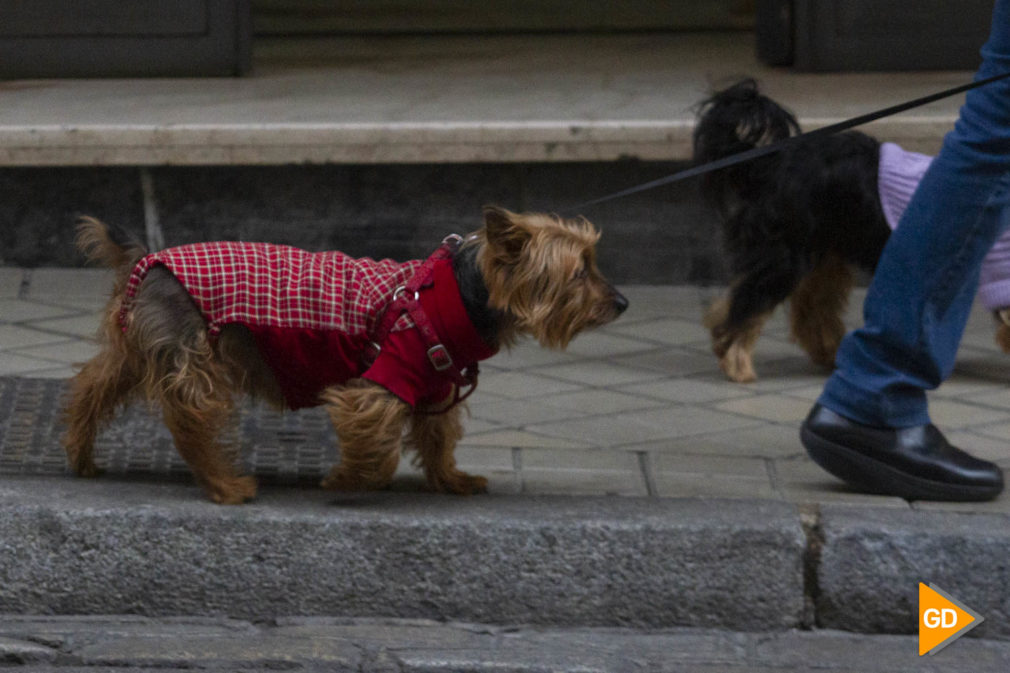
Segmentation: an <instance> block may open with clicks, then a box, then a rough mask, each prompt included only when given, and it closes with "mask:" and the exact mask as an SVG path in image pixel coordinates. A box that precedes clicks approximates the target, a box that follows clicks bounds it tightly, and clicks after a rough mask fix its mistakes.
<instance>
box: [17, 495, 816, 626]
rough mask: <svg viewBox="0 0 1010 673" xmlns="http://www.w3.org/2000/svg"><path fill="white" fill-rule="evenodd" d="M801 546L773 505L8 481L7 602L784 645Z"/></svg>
mask: <svg viewBox="0 0 1010 673" xmlns="http://www.w3.org/2000/svg"><path fill="white" fill-rule="evenodd" d="M805 547H806V542H805V537H804V533H803V530H802V527H801V525H800V523H799V518H798V515H797V513H796V511H795V509H794V508H793V507H791V506H789V505H786V504H784V503H778V502H774V501H742V500H740V501H717V500H700V499H691V500H669V499H636V498H606V497H602V498H596V497H594V498H566V497H506V496H486V497H484V496H482V497H475V498H467V499H461V498H450V497H445V496H425V495H417V494H413V495H405V494H392V493H380V494H368V495H362V496H357V497H348V496H335V495H334V494H328V493H325V492H319V491H303V490H296V489H287V490H276V489H275V490H273V491H270V490H268V491H267V492H265V493H264V494H263V495H262V496H261V497H260V498H258V499H257V501H256V503H255V504H251V505H246V506H243V507H232V508H227V507H219V506H216V505H213V504H210V503H207V502H204V501H203V500H202V498H201V497H200V495H199V493H198V492H197V490H196V489H195V488H190V487H184V486H180V485H178V484H175V485H172V484H137V483H128V482H124V481H115V480H112V479H106V480H99V481H85V480H79V479H70V478H65V479H36V478H10V479H5V480H4V481H3V483H2V486H0V577H4V578H5V581H4V582H3V583H2V584H0V605H3V606H4V610H5V611H7V612H15V613H25V614H40V613H41V614H53V613H55V614H116V613H132V614H142V615H149V616H163V615H207V616H227V617H233V618H242V619H266V618H272V617H276V616H284V615H330V616H354V617H410V618H430V619H440V620H445V619H455V620H466V621H476V622H485V623H497V624H502V623H529V624H550V625H554V626H636V627H666V626H677V625H691V626H704V627H721V628H729V629H738V630H748V631H761V630H778V629H786V628H790V627H793V626H796V625H798V624H800V623H801V621H802V619H803V614H804V592H803V556H804V550H805Z"/></svg>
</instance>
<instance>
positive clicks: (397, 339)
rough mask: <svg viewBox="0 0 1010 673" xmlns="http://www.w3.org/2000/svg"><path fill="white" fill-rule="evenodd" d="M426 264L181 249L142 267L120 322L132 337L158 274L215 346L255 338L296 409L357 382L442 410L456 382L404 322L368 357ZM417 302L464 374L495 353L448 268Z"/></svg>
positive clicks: (274, 251)
mask: <svg viewBox="0 0 1010 673" xmlns="http://www.w3.org/2000/svg"><path fill="white" fill-rule="evenodd" d="M423 264H424V262H423V261H422V260H412V261H409V262H403V263H399V262H394V261H392V260H388V259H386V260H381V261H378V262H377V261H374V260H372V259H368V258H362V259H355V258H352V257H349V256H348V255H345V254H343V253H340V252H319V253H310V252H306V251H304V250H299V249H298V248H292V247H288V246H280V245H271V244H267V243H236V242H220V243H196V244H192V245H184V246H179V247H176V248H169V249H166V250H162V251H160V252H156V253H153V254H150V255H147V256H146V257H144V258H142V259H141V260H140V261H139V262H138V263H137V265H136V266H135V267H134V269H133V272H132V274H131V276H130V279H129V281H128V283H127V287H126V293H125V297H124V299H123V304H122V308H121V310H120V322H121V324H122V325H123V330H124V331H126V330H127V328H128V326H129V312H130V307H131V304H132V301H133V299H134V297H135V296H136V293H137V290H138V289H139V288H140V285H141V283H142V282H143V281H144V278H145V277H146V275H147V273H148V271H150V269H151V268H153V267H154V266H157V265H161V266H164V267H165V268H166V269H167V270H168V271H170V272H171V273H172V275H174V276H175V277H176V278H177V279H178V280H179V282H180V283H181V284H182V285H183V287H184V288H185V289H186V291H187V292H188V293H189V294H190V296H191V297H192V298H193V300H194V301H195V302H196V304H197V306H198V307H199V308H200V311H201V312H202V313H203V316H204V318H205V319H206V321H207V330H208V335H209V336H210V338H211V339H212V340H213V339H214V338H215V337H217V335H218V334H219V333H220V331H221V328H222V327H223V326H224V325H227V324H231V323H239V324H241V325H244V326H245V327H246V328H248V329H249V330H250V332H251V333H252V335H253V337H254V338H255V340H256V344H257V346H258V348H259V351H260V353H261V354H262V356H263V359H264V360H265V361H266V363H267V365H269V366H270V369H271V370H272V371H273V374H274V377H275V378H276V380H277V383H278V384H279V385H280V388H281V390H282V392H283V394H284V399H285V401H286V403H287V404H288V406H289V407H291V408H292V409H298V408H300V407H309V406H315V405H318V404H320V400H319V394H320V393H321V392H322V391H323V389H325V388H327V387H328V386H331V385H338V384H341V383H344V382H346V381H348V380H349V379H352V378H356V377H359V376H360V377H362V378H365V379H368V380H371V381H374V382H375V383H378V384H379V385H382V386H383V387H385V388H386V389H388V390H389V391H390V392H392V393H393V394H395V395H397V396H398V397H400V398H401V399H402V400H404V401H405V402H406V403H408V404H410V405H411V406H415V405H416V404H417V403H418V402H421V401H425V402H441V401H443V400H444V399H446V398H447V397H448V396H449V395H451V394H452V391H453V382H454V380H455V379H453V378H452V377H451V376H450V375H449V373H447V372H441V371H436V370H435V369H434V368H433V366H432V363H431V362H430V361H429V359H428V357H427V351H428V348H429V347H428V345H427V342H425V340H424V339H423V338H422V336H421V335H420V334H418V330H417V329H414V324H413V322H412V321H411V320H410V319H409V318H408V317H407V316H406V315H404V316H401V317H400V318H399V319H398V320H397V321H396V323H395V325H394V326H393V328H392V329H391V330H390V331H389V333H388V334H387V335H386V336H385V338H384V339H383V343H381V344H379V346H380V351H379V353H378V355H377V356H376V357H375V359H374V361H371V357H370V355H371V354H373V353H374V350H375V349H374V348H373V347H372V346H371V343H372V340H373V339H372V335H373V334H375V332H376V328H377V327H378V321H379V319H380V317H381V316H382V314H383V311H384V309H385V307H386V306H387V305H388V304H389V302H390V300H391V299H392V298H393V293H394V292H395V291H396V289H397V288H398V287H401V286H404V285H406V284H407V282H408V281H409V280H410V279H411V278H412V277H413V276H414V274H415V273H417V271H418V270H419V269H421V268H422V265H423ZM418 299H419V301H420V304H421V307H422V309H423V310H424V311H425V312H426V314H427V315H428V316H429V318H430V320H431V323H432V326H433V327H434V329H435V331H436V333H437V335H438V337H439V338H441V340H442V343H443V344H444V345H445V346H446V348H447V349H448V351H449V353H450V355H451V356H452V359H453V361H454V362H456V363H460V365H461V366H465V365H469V364H472V363H475V362H477V361H478V360H482V359H485V358H488V357H490V356H491V355H493V354H494V352H495V351H494V350H493V349H491V348H490V347H489V346H487V344H485V343H484V342H483V340H482V339H481V338H480V336H479V335H478V334H477V332H476V330H475V329H474V328H473V325H472V324H471V322H470V319H469V317H468V316H467V314H466V310H465V308H464V307H463V302H462V300H461V299H460V297H459V288H458V286H457V284H456V279H455V276H454V274H453V271H452V262H451V261H450V260H449V259H439V260H437V261H435V262H434V265H433V267H432V272H431V277H430V279H428V281H427V282H426V283H425V284H424V285H423V286H422V287H421V289H420V291H419V292H418ZM457 372H458V370H457ZM457 375H458V373H457Z"/></svg>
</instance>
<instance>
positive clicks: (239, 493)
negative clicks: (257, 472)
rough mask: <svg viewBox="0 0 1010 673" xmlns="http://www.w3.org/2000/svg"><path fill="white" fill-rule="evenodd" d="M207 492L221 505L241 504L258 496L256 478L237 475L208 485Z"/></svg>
mask: <svg viewBox="0 0 1010 673" xmlns="http://www.w3.org/2000/svg"><path fill="white" fill-rule="evenodd" d="M207 493H208V495H210V499H211V500H213V501H214V502H216V503H217V504H219V505H241V504H242V503H244V502H246V501H247V500H252V499H253V498H255V497H256V479H255V478H254V477H235V478H233V479H228V480H226V481H222V482H221V483H219V484H215V485H214V486H211V487H208V489H207Z"/></svg>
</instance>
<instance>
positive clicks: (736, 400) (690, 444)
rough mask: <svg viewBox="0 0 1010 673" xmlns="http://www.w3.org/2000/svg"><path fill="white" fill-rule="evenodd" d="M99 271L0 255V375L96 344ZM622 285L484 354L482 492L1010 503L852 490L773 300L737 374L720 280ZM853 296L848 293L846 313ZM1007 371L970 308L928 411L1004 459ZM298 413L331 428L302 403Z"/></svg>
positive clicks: (75, 357)
mask: <svg viewBox="0 0 1010 673" xmlns="http://www.w3.org/2000/svg"><path fill="white" fill-rule="evenodd" d="M109 282H110V278H109V275H108V274H107V273H106V272H104V271H100V270H71V269H35V270H30V271H29V270H21V269H13V268H0V377H28V378H44V379H65V378H67V377H69V376H71V375H72V374H73V371H74V369H73V367H74V363H79V362H82V361H84V360H85V359H87V358H88V357H90V356H91V354H93V353H94V352H95V346H94V344H93V342H92V338H91V337H92V335H93V334H95V332H96V330H97V325H98V318H99V314H100V309H101V306H102V305H103V302H104V300H105V296H106V293H107V291H108V289H109ZM622 290H623V291H625V293H626V294H627V295H628V297H629V298H630V301H631V308H630V309H629V310H628V312H627V313H626V314H625V315H624V316H623V317H622V318H621V319H620V320H618V321H617V322H615V323H613V324H611V325H609V326H607V327H604V328H603V329H600V330H598V331H596V332H594V333H588V334H585V335H583V336H580V337H579V338H578V339H576V341H575V342H574V343H573V344H572V345H571V347H570V348H569V350H568V351H567V352H552V351H547V350H544V349H541V348H539V347H537V346H536V344H533V343H523V344H521V345H520V346H519V347H517V348H515V349H514V350H513V351H512V352H511V353H504V354H501V355H499V356H496V357H495V358H493V359H491V360H489V361H488V363H487V364H486V365H485V366H484V367H482V374H481V380H480V385H479V388H478V390H477V392H476V393H475V394H474V396H473V397H472V398H471V401H470V412H471V415H470V417H469V418H468V419H467V420H466V436H465V438H464V440H463V442H462V445H461V446H460V447H459V449H458V451H457V458H458V461H459V463H460V464H461V466H463V467H464V468H465V469H468V470H472V471H475V472H479V473H482V474H485V475H487V476H488V477H489V478H490V482H491V486H490V488H491V492H492V493H496V494H565V495H621V496H640V497H693V496H703V497H719V498H755V499H769V500H777V501H783V502H788V503H795V504H798V505H817V504H824V503H843V504H849V505H865V506H872V507H886V508H893V509H896V510H909V509H911V510H925V511H951V512H979V513H994V514H1008V513H1010V497H1006V496H1004V497H1001V498H999V499H997V500H995V501H993V502H990V503H981V504H956V503H947V504H940V503H912V504H909V503H907V502H905V501H903V500H900V499H897V498H888V497H879V496H870V495H863V494H857V493H852V492H850V491H848V490H847V489H846V488H844V487H843V486H842V485H841V484H840V483H839V482H837V481H836V480H835V479H833V478H832V477H831V476H830V475H828V474H826V473H824V472H823V471H822V470H820V469H819V468H818V467H817V466H816V465H814V464H813V463H812V462H811V461H809V460H808V459H807V458H806V456H805V454H804V453H803V450H802V447H801V446H800V444H799V441H798V435H797V429H798V425H799V422H800V421H801V420H802V419H803V417H804V416H805V415H806V413H807V411H808V410H809V408H810V406H811V404H812V403H813V401H814V399H815V398H816V396H817V395H818V393H819V391H820V388H821V385H822V383H823V380H824V377H825V374H826V372H825V371H823V370H822V369H820V368H818V367H816V366H814V365H812V364H811V363H810V362H809V361H808V360H807V359H806V357H805V356H804V354H803V353H802V352H801V351H800V349H799V348H798V347H796V346H795V345H794V344H792V343H790V342H789V338H788V330H787V327H786V325H785V322H784V319H783V316H782V311H779V313H778V314H776V317H775V318H774V319H773V320H772V321H771V322H770V324H769V325H768V327H767V328H766V330H765V332H764V335H763V336H762V337H761V339H760V340H759V342H758V346H757V355H756V368H757V371H758V375H759V377H760V378H759V380H758V381H757V382H756V383H753V384H746V385H741V384H736V383H731V382H728V381H726V380H725V379H724V378H723V377H722V375H721V373H720V372H719V369H718V366H717V363H716V360H715V358H714V357H713V356H712V355H711V353H710V352H709V346H708V337H707V334H706V331H705V330H704V328H703V327H702V326H701V315H702V312H703V310H704V307H705V306H706V305H707V303H708V302H709V301H711V300H712V299H713V298H714V297H715V296H717V295H718V293H719V292H720V289H719V288H697V287H657V286H634V287H626V288H622ZM861 304H862V293H861V292H858V291H857V293H856V294H855V295H854V296H853V299H852V302H851V307H850V311H849V317H848V323H849V324H850V325H852V326H854V325H856V324H858V322H859V314H860V307H861ZM1007 382H1010V356H1008V355H1005V354H1003V353H1002V352H1000V351H999V350H998V348H997V347H996V345H995V343H994V341H993V325H992V321H991V318H990V317H989V316H988V315H986V314H984V312H982V311H981V310H977V311H976V312H975V314H973V316H972V319H971V322H970V323H969V326H968V330H967V332H966V335H965V338H964V341H963V344H962V347H961V350H960V352H959V356H958V363H957V368H956V370H955V374H954V376H953V377H952V379H951V380H950V381H948V382H947V383H945V384H944V385H943V386H942V387H941V388H940V389H939V390H937V391H936V392H935V393H933V394H932V396H931V412H932V415H933V419H934V421H935V422H936V423H937V424H938V425H939V426H940V427H942V428H943V429H944V430H945V431H946V432H947V433H948V434H949V436H950V437H951V439H952V440H953V441H955V442H956V443H958V444H959V445H960V446H962V447H963V448H965V449H966V450H968V451H971V452H972V453H974V454H976V455H978V456H980V457H982V458H987V459H990V460H993V461H995V462H997V463H998V464H1000V465H1002V466H1004V467H1010V389H1008V386H1007ZM261 415H263V416H266V417H270V418H273V417H274V415H273V414H272V412H262V414H261ZM301 416H302V417H304V419H305V420H304V423H316V422H318V424H319V425H321V426H325V422H324V421H322V420H321V419H320V418H318V417H316V416H313V412H312V411H311V410H310V411H307V412H301ZM279 422H280V421H279V420H278V423H279ZM158 425H159V424H158V423H157V422H156V421H153V420H152V421H150V426H149V427H151V428H152V431H153V432H161V429H160V428H159V427H158ZM114 427H115V426H114ZM282 430H283V429H282ZM322 432H325V427H323V430H322ZM113 434H114V433H113ZM162 439H163V440H164V441H168V440H167V435H162ZM267 439H269V438H268V437H267ZM101 447H102V443H101V442H100V443H99V453H100V454H101V452H102V449H101ZM43 448H44V447H36V449H38V450H42V449H43ZM46 448H48V449H49V450H52V449H54V448H55V447H51V446H50V447H46ZM57 450H58V449H57ZM0 455H2V454H0ZM100 458H101V457H100ZM416 475H417V472H416V470H415V469H414V468H413V467H412V466H410V465H409V462H408V461H403V464H402V465H401V468H400V476H401V478H402V479H401V480H402V482H403V483H404V484H408V485H409V484H410V482H411V479H412V478H414V477H415V476H416ZM408 487H409V486H408Z"/></svg>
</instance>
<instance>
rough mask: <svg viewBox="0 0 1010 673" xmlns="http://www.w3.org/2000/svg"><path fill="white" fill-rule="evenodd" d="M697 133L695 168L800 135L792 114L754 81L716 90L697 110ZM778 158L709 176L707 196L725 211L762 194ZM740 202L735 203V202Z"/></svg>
mask: <svg viewBox="0 0 1010 673" xmlns="http://www.w3.org/2000/svg"><path fill="white" fill-rule="evenodd" d="M697 109H698V113H697V114H698V123H697V125H696V126H695V129H694V157H693V159H694V163H695V164H696V165H700V164H704V163H707V162H710V161H715V160H716V159H721V158H723V157H727V156H729V155H731V154H736V153H738V152H745V151H747V150H750V149H753V148H755V147H760V146H763V145H769V144H771V143H773V142H777V141H779V140H784V139H786V138H788V137H790V136H792V135H794V134H798V133H799V132H800V125H799V122H797V121H796V117H795V116H793V114H792V113H791V112H789V111H788V110H786V109H785V108H783V107H782V106H780V105H779V104H778V103H776V102H775V101H773V100H772V99H771V98H768V97H767V96H765V95H764V94H762V93H761V92H760V91H759V90H758V85H757V82H756V81H754V80H753V79H750V78H748V79H743V80H740V81H739V82H737V83H736V84H734V85H732V86H730V87H728V88H726V89H723V90H721V91H717V92H716V93H714V94H712V96H711V97H710V98H707V99H706V100H704V101H702V102H701V103H700V104H699V105H698V108H697ZM774 161H775V157H762V158H760V159H756V160H753V161H748V162H745V163H742V164H738V165H736V166H730V167H728V168H724V169H722V170H719V171H714V172H712V173H708V174H707V175H705V177H704V179H703V181H702V194H703V195H704V196H705V198H706V199H708V200H709V201H710V202H711V203H713V204H714V205H716V206H717V207H719V208H720V209H722V210H725V209H727V208H729V207H730V205H731V202H732V201H733V200H735V199H744V200H749V199H748V195H749V194H754V193H755V192H756V191H758V190H761V189H762V186H763V184H764V179H763V176H764V175H765V174H766V173H767V171H768V167H769V165H770V163H771V162H774ZM734 197H735V198H734Z"/></svg>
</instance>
